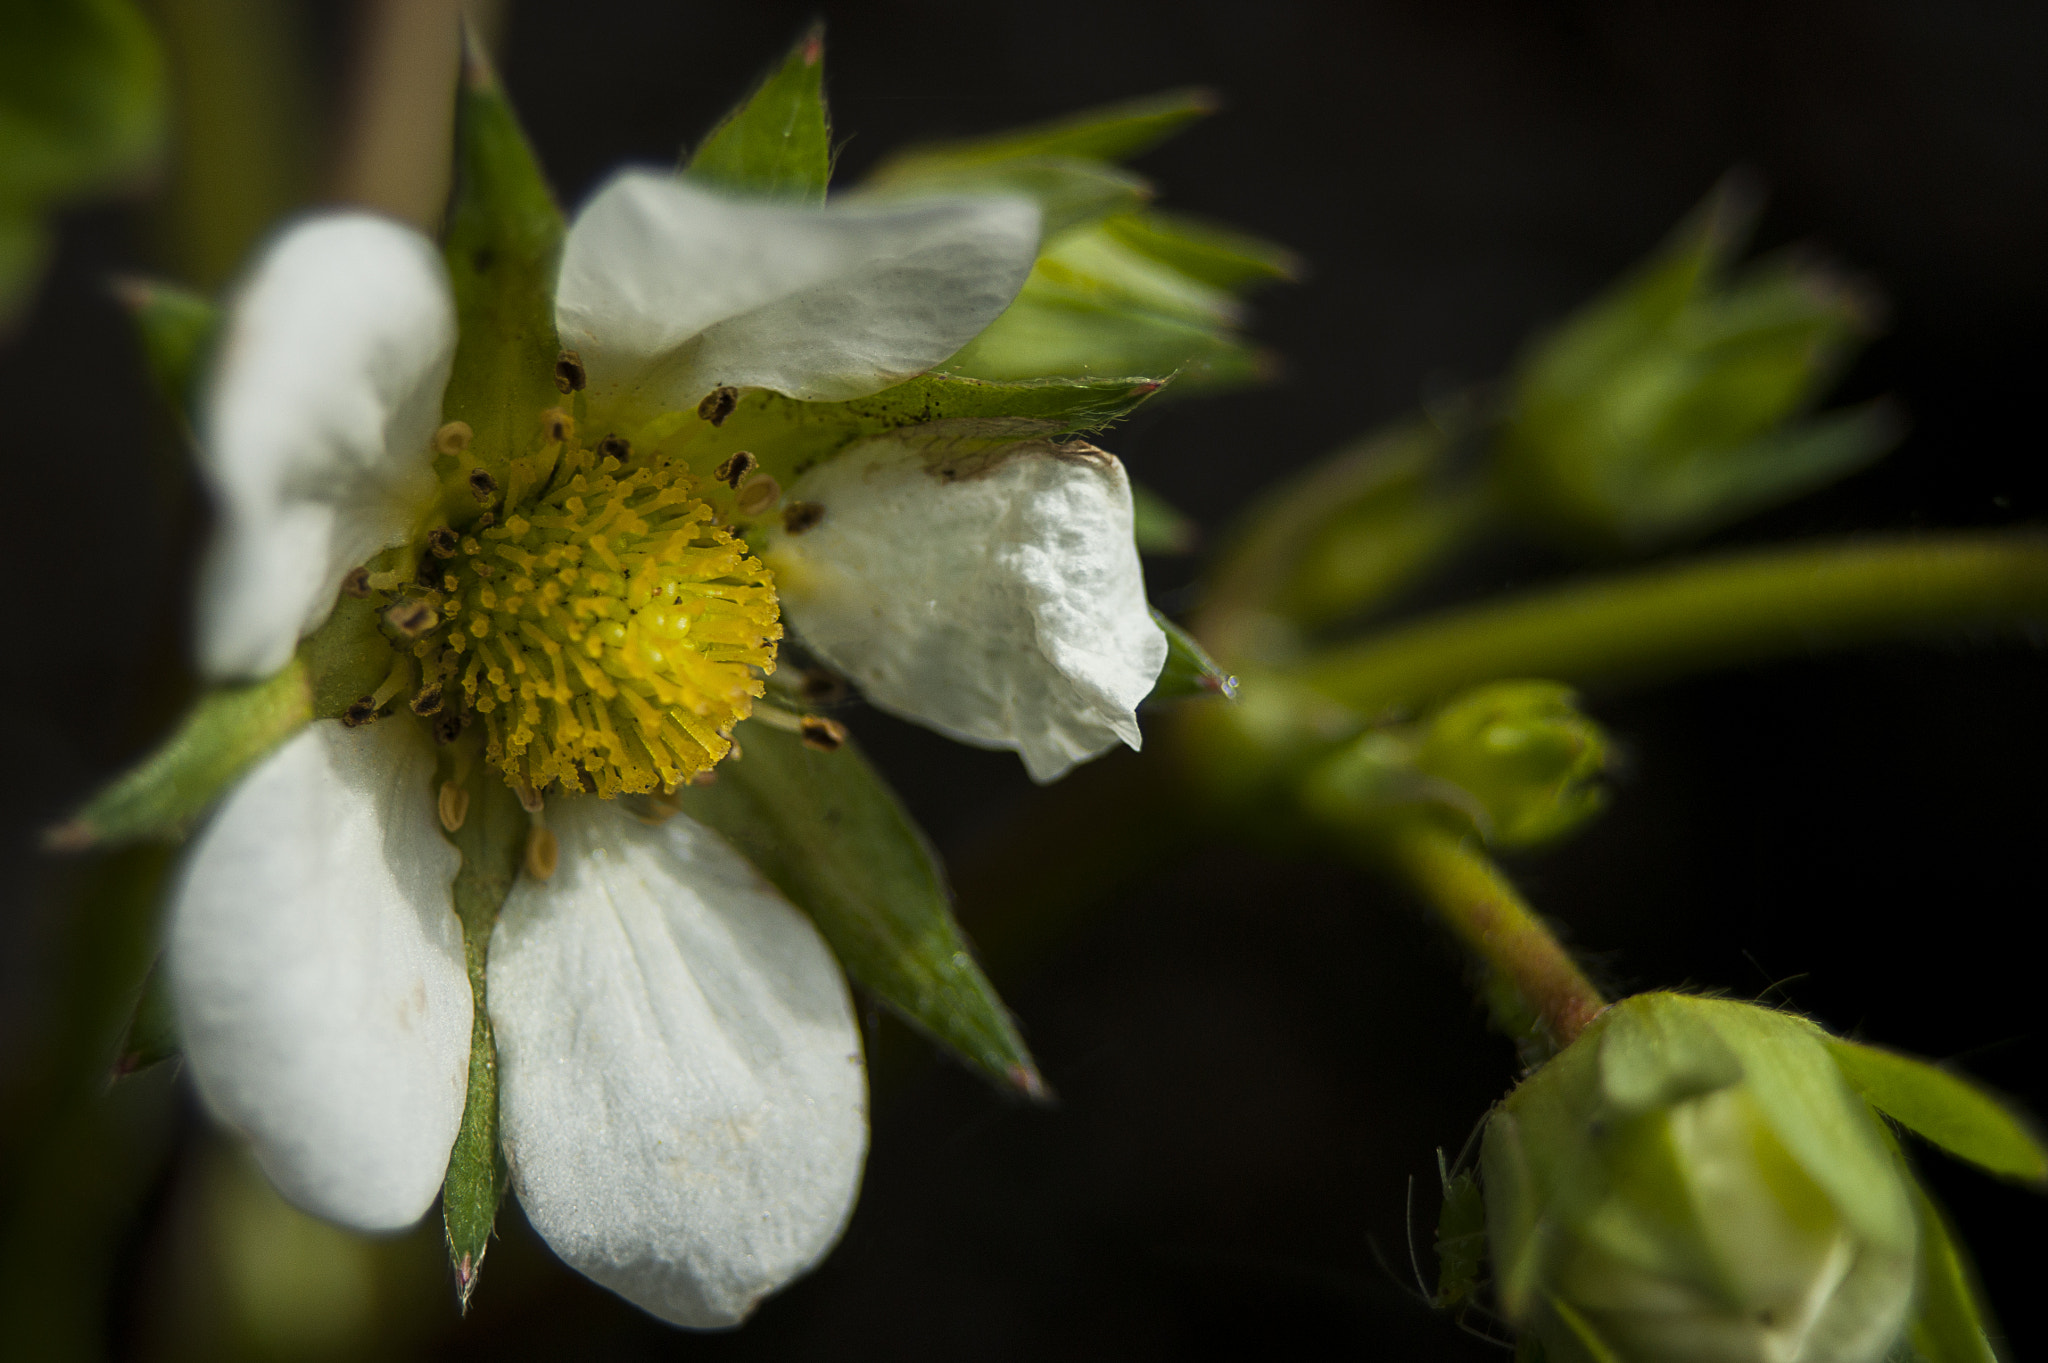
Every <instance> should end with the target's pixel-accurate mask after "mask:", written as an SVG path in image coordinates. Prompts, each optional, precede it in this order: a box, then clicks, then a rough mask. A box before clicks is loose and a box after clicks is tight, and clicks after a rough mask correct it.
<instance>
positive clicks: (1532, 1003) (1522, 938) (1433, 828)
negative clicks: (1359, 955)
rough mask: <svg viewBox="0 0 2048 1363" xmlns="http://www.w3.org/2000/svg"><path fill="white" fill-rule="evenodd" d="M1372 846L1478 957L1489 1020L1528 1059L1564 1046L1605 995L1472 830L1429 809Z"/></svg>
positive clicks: (1603, 1001) (1603, 1002)
mask: <svg viewBox="0 0 2048 1363" xmlns="http://www.w3.org/2000/svg"><path fill="white" fill-rule="evenodd" d="M1375 850H1376V851H1377V852H1378V853H1379V855H1380V857H1381V858H1382V859H1383V860H1384V861H1385V862H1386V864H1387V865H1388V866H1389V867H1391V868H1392V869H1393V870H1394V871H1395V872H1396V873H1397V874H1399V875H1400V876H1401V878H1402V879H1404V880H1406V881H1407V882H1408V883H1409V885H1411V886H1412V887H1413V888H1414V889H1415V890H1416V891H1417V892H1418V893H1419V894H1420V895H1421V896H1422V898H1423V900H1424V902H1426V903H1427V904H1428V905H1429V907H1430V909H1431V910H1432V911H1433V912H1434V913H1435V915H1436V917H1437V918H1438V920H1440V921H1441V922H1442V923H1443V924H1444V926H1445V927H1447V928H1449V929H1450V930H1451V933H1452V935H1453V936H1455V937H1456V938H1457V939H1458V941H1459V942H1460V943H1461V944H1462V945H1463V946H1464V947H1465V948H1466V950H1468V951H1470V952H1471V953H1472V955H1473V956H1474V957H1475V958H1476V959H1477V960H1478V962H1479V964H1480V967H1481V969H1482V970H1483V972H1484V976H1485V989H1484V1001H1485V1003H1486V1007H1487V1010H1488V1011H1489V1012H1490V1013H1492V1014H1493V1020H1494V1025H1496V1026H1497V1027H1499V1028H1500V1029H1501V1030H1502V1031H1503V1032H1506V1033H1507V1034H1508V1035H1509V1036H1511V1037H1513V1038H1515V1041H1516V1043H1517V1045H1519V1046H1520V1047H1521V1048H1522V1052H1523V1056H1524V1058H1525V1059H1528V1060H1531V1061H1537V1060H1542V1059H1545V1058H1547V1057H1549V1056H1550V1055H1552V1054H1555V1053H1556V1052H1557V1051H1559V1050H1562V1049H1563V1048H1564V1047H1566V1046H1569V1045H1570V1044H1571V1043H1572V1042H1573V1041H1574V1040H1575V1039H1576V1038H1577V1037H1578V1035H1579V1033H1580V1032H1582V1031H1584V1030H1585V1027H1586V1024H1587V1023H1589V1022H1591V1021H1592V1020H1593V1018H1594V1016H1595V1015H1596V1014H1598V1013H1599V1012H1600V1010H1601V1009H1602V1008H1605V1007H1606V1006H1607V1000H1606V999H1604V998H1602V997H1601V995H1600V991H1599V990H1597V989H1595V988H1594V987H1593V984H1592V982H1591V981H1590V980H1588V979H1587V978H1586V976H1585V974H1584V973H1583V972H1582V971H1580V969H1579V967H1578V965H1577V964H1576V963H1575V962H1574V961H1573V960H1572V958H1571V955H1570V954H1569V953H1568V952H1566V951H1565V949H1564V947H1563V945H1562V944H1561V943H1559V942H1558V940H1557V938H1556V937H1555V936H1554V935H1553V934H1552V933H1551V931H1550V929H1549V928H1547V927H1545V926H1544V925H1543V921H1542V920H1541V919H1539V918H1538V917H1537V916H1536V913H1535V911H1534V910H1533V909H1531V908H1530V907H1529V906H1528V904H1526V903H1524V902H1523V900H1522V897H1521V895H1520V894H1518V893H1516V891H1515V887H1514V885H1513V884H1512V883H1510V882H1509V880H1508V878H1507V876H1506V875H1505V874H1503V873H1502V871H1501V869H1500V867H1498V866H1496V865H1495V864H1494V863H1493V860H1492V858H1490V857H1488V856H1487V855H1486V853H1485V852H1484V851H1482V850H1481V849H1480V848H1479V847H1478V846H1477V845H1476V844H1475V843H1474V842H1473V841H1472V840H1471V838H1470V837H1469V836H1467V835H1463V834H1459V833H1456V832H1453V831H1451V830H1450V829H1448V828H1446V827H1444V826H1443V825H1441V824H1439V823H1437V822H1435V821H1434V820H1432V819H1429V818H1426V817H1418V818H1412V819H1406V820H1402V821H1401V822H1400V823H1398V824H1396V825H1395V826H1394V827H1393V828H1392V829H1390V830H1388V831H1387V832H1386V833H1385V834H1383V835H1382V836H1380V837H1379V838H1377V839H1375Z"/></svg>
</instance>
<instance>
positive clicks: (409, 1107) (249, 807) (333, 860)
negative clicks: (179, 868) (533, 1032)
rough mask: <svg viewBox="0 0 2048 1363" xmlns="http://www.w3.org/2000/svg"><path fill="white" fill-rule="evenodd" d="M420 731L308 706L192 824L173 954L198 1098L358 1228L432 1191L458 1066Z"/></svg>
mask: <svg viewBox="0 0 2048 1363" xmlns="http://www.w3.org/2000/svg"><path fill="white" fill-rule="evenodd" d="M433 775H434V754H433V749H432V745H431V744H430V743H429V741H428V740H427V739H426V738H425V736H424V735H422V734H421V733H420V732H419V731H418V729H417V728H416V727H415V726H414V725H412V724H410V723H407V722H404V721H400V720H386V721H384V722H382V723H379V724H376V725H373V726H371V727H369V728H366V729H345V728H343V727H342V726H341V725H340V724H339V723H336V722H335V721H332V720H325V721H321V722H319V723H316V724H313V725H310V726H309V727H307V728H306V729H304V730H302V731H301V732H300V733H299V734H298V735H297V736H296V737H294V738H293V739H291V740H290V741H289V742H287V743H286V744H285V745H284V746H283V747H281V748H279V749H278V750H277V751H276V752H274V753H272V754H271V755H270V756H269V757H267V758H265V759H264V761H263V763H262V765H260V766H258V767H257V768H256V770H255V771H253V772H251V773H250V774H249V775H248V776H247V777H245V778H244V779H243V781H242V783H241V784H240V785H238V786H236V787H235V789H234V791H233V792H232V793H231V794H230V795H229V796H228V798H227V801H226V803H225V804H223V805H222V806H221V809H220V811H219V812H218V813H217V814H216V815H215V816H214V817H213V820H212V822H211V823H209V824H208V825H207V827H206V829H205V831H204V832H202V833H201V834H200V835H199V838H198V840H197V841H196V843H195V844H194V846H193V848H192V851H191V855H190V858H189V860H188V861H187V862H186V865H185V868H184V872H183V877H182V879H181V881H180V883H179V885H178V889H177V892H176V895H175V897H174V899H173V901H172V906H171V918H170V941H169V944H168V956H167V961H168V968H169V971H170V984H171V991H172V998H173V1000H174V1002H175V1005H176V1008H177V1015H178V1028H179V1031H180V1034H181V1036H182V1038H183V1042H184V1048H185V1055H186V1057H187V1058H188V1059H189V1060H190V1061H191V1064H192V1073H193V1077H194V1078H195V1079H196V1080H197V1081H198V1084H199V1092H200V1095H201V1096H202V1097H203V1098H204V1099H205V1100H206V1103H207V1106H208V1107H210V1108H212V1109H213V1111H214V1113H215V1114H216V1115H217V1116H219V1117H220V1119H221V1120H222V1121H224V1122H226V1123H227V1124H228V1125H229V1126H232V1127H235V1128H236V1129H238V1130H240V1131H241V1132H243V1133H244V1134H245V1135H246V1136H248V1138H249V1139H250V1140H251V1141H252V1142H253V1143H254V1144H255V1150H256V1159H257V1161H258V1163H260V1164H261V1165H262V1167H263V1171H264V1172H265V1173H266V1174H268V1175H269V1176H270V1180H271V1182H272V1183H274V1184H276V1185H277V1189H278V1191H279V1192H281V1193H283V1194H284V1195H285V1197H286V1198H288V1199H290V1200H291V1201H292V1202H294V1203H296V1204H297V1205H298V1206H300V1207H302V1208H304V1209H305V1210H306V1211H309V1212H312V1213H313V1214H315V1215H316V1216H324V1217H326V1218H328V1219H329V1220H332V1221H337V1222H339V1223H341V1224H342V1225H345V1226H350V1227H354V1228H355V1229H358V1230H392V1229H396V1228H398V1227H400V1226H405V1225H409V1224H411V1223H412V1222H414V1221H416V1220H418V1219H419V1217H420V1215H421V1213H423V1212H425V1211H426V1210H427V1208H428V1206H429V1205H431V1204H432V1202H433V1200H434V1194H435V1193H436V1192H437V1191H439V1189H440V1186H441V1178H442V1175H443V1174H444V1173H445V1172H446V1171H447V1168H448V1152H449V1148H450V1147H451V1146H452V1145H453V1144H454V1143H455V1130H456V1127H457V1125H458V1124H459V1123H460V1122H461V1119H462V1105H463V1098H464V1093H465V1083H466V1080H467V1076H468V1070H469V1033H470V1021H471V1008H470V991H469V977H468V974H467V973H466V971H465V969H464V966H463V956H462V929H461V925H460V924H459V923H458V922H457V921H456V918H455V913H454V910H453V908H452V907H451V901H450V898H449V891H450V885H451V884H452V883H453V881H454V879H455V871H456V867H457V865H458V862H459V858H458V856H457V854H456V851H455V849H454V848H453V847H450V846H449V845H448V842H447V840H446V839H445V838H443V837H442V836H441V831H440V825H439V823H438V822H437V821H436V817H435V813H434V802H433V796H432V794H431V791H432V786H433Z"/></svg>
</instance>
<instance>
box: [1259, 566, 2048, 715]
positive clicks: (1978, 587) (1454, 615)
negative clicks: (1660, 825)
mask: <svg viewBox="0 0 2048 1363" xmlns="http://www.w3.org/2000/svg"><path fill="white" fill-rule="evenodd" d="M2043 620H2048V537H2044V536H2043V535H2041V534H2040V533H2039V532H2038V531H2033V530H2026V531H2014V532H1999V533H1990V534H1985V533H1974V534H1946V535H1913V536H1910V537H1909V536H1898V537H1890V538H1872V539H1867V540H1863V541H1860V542H1850V543H1846V544H1845V543H1841V542H1839V541H1836V542H1827V543H1822V544H1818V545H1813V546H1807V547H1801V548H1797V549H1790V550H1787V549H1769V550H1761V551H1755V552H1749V553H1741V554H1730V555H1726V556H1723V557H1719V558H1714V559H1709V560H1706V561H1704V562H1689V563H1684V564H1680V565H1678V566H1676V567H1670V568H1655V569H1650V570H1647V571H1644V572H1640V573H1632V574H1628V575H1625V576H1618V577H1604V578H1597V579H1594V580H1593V581H1590V582H1581V583H1574V584H1571V585H1568V586H1564V587H1556V588H1548V589H1543V590H1539V591H1535V592H1530V593H1527V594H1525V595H1522V596H1519V597H1515V598H1511V599H1509V600H1506V601H1501V602H1488V603H1485V604H1482V605H1478V606H1473V607H1469V608H1466V609H1463V610H1456V611H1451V612H1447V613H1445V614H1442V615H1438V616H1434V617H1432V618H1429V619H1426V620H1423V621H1420V622H1418V623H1416V624H1413V625H1406V626H1401V627H1398V628H1395V629H1390V630H1386V631H1383V632H1381V633H1378V634H1375V635H1373V636H1372V637H1370V638H1368V639H1365V640H1361V641H1360V642H1358V643H1356V644H1351V645H1348V646H1345V647H1342V648H1339V649H1335V650H1332V651H1330V652H1327V653H1324V654H1323V655H1321V656H1320V657H1319V658H1317V659H1315V660H1314V661H1312V662H1310V663H1309V664H1308V665H1307V666H1306V667H1304V668H1303V669H1302V670H1301V671H1300V673H1298V675H1299V676H1300V677H1301V678H1302V680H1304V681H1306V682H1308V683H1309V684H1310V685H1312V686H1314V687H1315V688H1316V689H1317V690H1319V691H1322V692H1323V693H1324V694H1326V695H1329V696H1331V697H1332V698H1334V699H1337V700H1340V701H1342V702H1344V703H1345V704H1347V705H1350V706H1352V707H1354V708H1356V709H1357V710H1359V711H1361V712H1363V713H1367V714H1371V713H1376V712H1378V711H1380V710H1383V709H1386V708H1388V707H1391V706H1397V705H1406V704H1414V703H1419V702H1422V701H1426V700H1430V699H1434V698H1438V697H1442V696H1445V695H1448V694H1450V693H1451V692H1454V691H1457V690H1460V689H1462V688H1464V687H1467V686H1471V685H1474V684H1476V683H1479V682H1482V681H1488V680H1491V679H1494V678H1498V677H1550V678H1554V679H1557V680H1560V681H1565V682H1569V683H1571V684H1574V685H1601V684H1612V683H1629V684H1640V683H1644V682H1649V681H1656V680H1662V679H1666V678H1670V677H1674V676H1678V675H1681V674H1684V673H1686V672H1690V671H1694V670H1699V669H1703V668H1708V667H1716V666H1727V665H1731V664H1736V663H1743V662H1755V661H1761V660H1764V659H1768V658H1772V657H1780V656H1786V655H1790V654H1797V653H1806V652H1810V651H1813V650H1816V649H1820V648H1842V647H1850V646H1854V645H1857V644H1865V643H1873V642H1877V641H1880V640H1885V639H1895V638H1902V637H1914V636H1924V635H1931V634H1937V633H1945V634H1953V633H1955V632H1957V631H1960V630H1970V629H1976V630H2014V629H2018V628H2022V627H2025V626H2029V625H2035V624H2038V623H2040V622H2041V621H2043Z"/></svg>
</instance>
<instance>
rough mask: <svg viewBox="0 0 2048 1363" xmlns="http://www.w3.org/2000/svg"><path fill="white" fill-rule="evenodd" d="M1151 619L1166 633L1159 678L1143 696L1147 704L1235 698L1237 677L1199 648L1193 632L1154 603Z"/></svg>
mask: <svg viewBox="0 0 2048 1363" xmlns="http://www.w3.org/2000/svg"><path fill="white" fill-rule="evenodd" d="M1152 620H1153V623H1155V624H1157V625H1158V626H1159V628H1160V629H1162V630H1164V631H1165V632H1166V666H1165V667H1163V668H1161V669H1160V670H1159V680H1158V681H1156V682H1154V683H1153V684H1152V694H1151V695H1149V696H1147V697H1145V701H1146V703H1147V704H1151V703H1152V702H1154V701H1162V700H1183V699H1186V698H1187V697H1189V696H1220V697H1222V698H1223V699H1224V700H1236V699H1237V678H1235V677H1233V676H1231V675H1230V674H1229V673H1228V672H1225V671H1224V670H1223V669H1222V668H1221V667H1218V666H1217V665H1216V660H1215V659H1214V658H1211V657H1210V656H1209V655H1208V654H1207V653H1206V652H1204V651H1203V649H1202V646H1201V645H1200V644H1198V643H1196V642H1195V638H1194V636H1193V635H1191V634H1189V633H1188V632H1187V631H1186V630H1184V629H1182V628H1181V627H1180V626H1179V625H1176V624H1175V623H1173V621H1171V620H1169V619H1167V618H1166V617H1165V616H1164V615H1161V614H1160V613H1159V609H1158V607H1156V606H1155V607H1153V610H1152Z"/></svg>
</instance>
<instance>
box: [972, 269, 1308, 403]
mask: <svg viewBox="0 0 2048 1363" xmlns="http://www.w3.org/2000/svg"><path fill="white" fill-rule="evenodd" d="M1118 282H1121V281H1118ZM943 368H944V371H945V372H946V373H948V374H956V375H960V376H963V377H966V378H977V379H988V380H992V381H995V382H999V383H1000V382H1015V381H1018V380H1025V379H1032V378H1038V377H1042V376H1045V375H1058V376H1064V377H1072V378H1082V377H1085V376H1087V375H1090V374H1157V375H1161V376H1171V377H1172V378H1173V380H1174V390H1175V392H1176V393H1177V394H1183V395H1184V394H1185V393H1188V392H1196V391H1201V392H1216V391H1220V390H1223V389H1228V388H1242V387H1246V386H1248V385H1251V384H1256V383H1263V382H1265V381H1266V380H1267V379H1269V378H1271V377H1272V375H1273V373H1274V372H1275V369H1276V365H1275V362H1274V361H1273V359H1272V358H1271V357H1270V356H1268V355H1266V354H1265V352H1263V351H1261V350H1259V349H1258V348H1257V347H1256V346H1253V345H1251V344H1249V343H1248V342H1246V341H1244V340H1242V339H1241V338H1239V337H1238V336H1236V335H1235V334H1234V333H1232V332H1230V331H1229V330H1227V329H1225V328H1223V327H1221V326H1219V325H1218V324H1217V323H1215V322H1213V321H1191V320H1188V319H1187V318H1185V317H1177V316H1172V315H1169V314H1168V313H1166V312H1159V311H1152V310H1150V309H1148V308H1145V307H1143V306H1140V305H1136V304H1134V303H1133V302H1132V301H1131V300H1130V299H1129V298H1128V297H1125V296H1124V293H1123V291H1122V290H1120V289H1117V288H1114V287H1111V286H1110V285H1109V284H1108V283H1106V282H1105V281H1102V280H1100V279H1097V278H1095V277H1093V276H1085V275H1082V274H1080V273H1078V272H1074V271H1064V270H1058V269H1056V268H1055V266H1054V265H1049V264H1047V263H1044V262H1041V264H1040V266H1039V267H1038V268H1036V269H1034V270H1033V271H1032V272H1031V276H1030V278H1028V279H1027V280H1025V281H1024V288H1023V290H1022V291H1021V292H1020V293H1019V294H1018V295H1017V301H1016V302H1014V303H1012V304H1011V305H1010V307H1009V310H1008V311H1007V312H1005V313H1004V314H1003V315H1002V316H1001V317H998V318H997V319H996V320H995V322H994V323H993V324H991V325H990V327H989V328H988V330H986V331H984V332H982V333H981V335H979V336H977V337H975V338H974V339H973V340H972V341H970V342H968V343H967V345H966V346H964V347H962V348H961V350H960V352H959V353H958V354H956V355H954V356H953V358H952V359H950V360H947V361H946V363H945V365H944V366H943Z"/></svg>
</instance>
